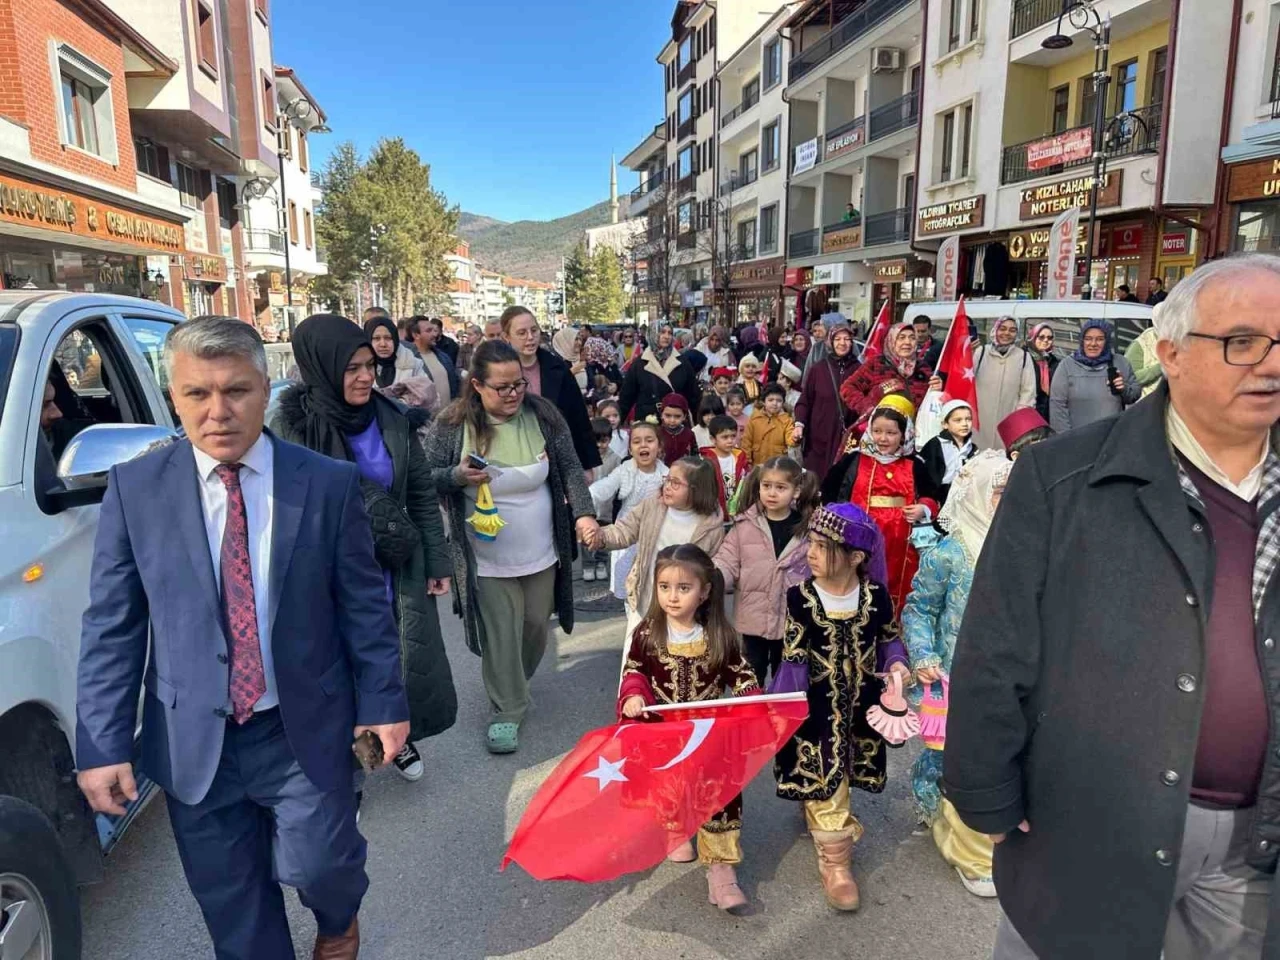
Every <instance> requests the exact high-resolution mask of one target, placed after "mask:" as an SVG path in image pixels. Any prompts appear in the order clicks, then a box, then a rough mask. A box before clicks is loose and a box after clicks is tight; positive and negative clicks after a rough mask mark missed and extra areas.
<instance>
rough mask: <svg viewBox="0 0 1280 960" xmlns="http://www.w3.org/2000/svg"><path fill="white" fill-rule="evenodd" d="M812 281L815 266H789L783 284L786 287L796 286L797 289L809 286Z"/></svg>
mask: <svg viewBox="0 0 1280 960" xmlns="http://www.w3.org/2000/svg"><path fill="white" fill-rule="evenodd" d="M812 283H813V267H787V272H786V273H785V274H784V275H783V278H782V285H783V286H784V287H795V288H796V289H797V290H799V289H802V288H804V287H807V286H809V285H810V284H812Z"/></svg>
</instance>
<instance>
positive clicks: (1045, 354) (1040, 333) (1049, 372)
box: [997, 323, 1058, 423]
mask: <svg viewBox="0 0 1280 960" xmlns="http://www.w3.org/2000/svg"><path fill="white" fill-rule="evenodd" d="M1027 356H1028V357H1030V358H1031V365H1032V367H1033V368H1034V369H1033V370H1032V373H1034V374H1035V381H1036V412H1037V413H1039V414H1040V416H1042V417H1044V419H1045V421H1046V422H1048V420H1049V388H1050V387H1051V386H1052V385H1053V375H1054V373H1055V372H1056V371H1057V369H1058V355H1057V354H1056V353H1054V352H1053V327H1051V326H1049V324H1047V323H1037V324H1036V325H1035V326H1034V327H1032V328H1031V332H1030V333H1029V334H1027ZM998 422H999V421H997V423H998Z"/></svg>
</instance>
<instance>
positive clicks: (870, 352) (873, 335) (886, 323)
mask: <svg viewBox="0 0 1280 960" xmlns="http://www.w3.org/2000/svg"><path fill="white" fill-rule="evenodd" d="M892 324H893V309H892V308H891V306H890V301H888V300H886V301H885V302H884V305H883V306H882V307H881V308H880V312H879V313H878V314H876V322H875V323H873V324H872V325H871V332H870V333H868V334H867V343H866V345H865V346H864V347H863V348H862V356H861V357H859V358H858V359H859V360H861V361H862V362H863V363H866V362H867V361H868V360H870V359H871V358H872V357H878V356H879V355H880V354H882V353H884V341H885V337H887V336H888V335H889V327H890V326H892Z"/></svg>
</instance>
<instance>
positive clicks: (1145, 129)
mask: <svg viewBox="0 0 1280 960" xmlns="http://www.w3.org/2000/svg"><path fill="white" fill-rule="evenodd" d="M1130 113H1132V114H1133V115H1134V116H1136V117H1137V118H1138V120H1139V121H1141V122H1136V123H1133V124H1131V125H1126V126H1130V127H1131V129H1129V130H1120V131H1118V134H1119V135H1118V136H1110V138H1109V140H1108V142H1107V144H1106V150H1107V158H1108V159H1109V160H1114V159H1116V158H1117V157H1132V156H1136V155H1137V154H1141V153H1154V152H1155V151H1156V150H1157V149H1158V148H1159V146H1160V133H1161V130H1160V123H1161V116H1162V105H1161V104H1158V103H1153V104H1151V105H1149V106H1146V107H1139V108H1138V109H1137V110H1132V111H1130ZM1107 124H1108V127H1114V126H1115V125H1113V124H1111V121H1110V120H1108V121H1107ZM1089 127H1090V124H1084V125H1082V126H1079V127H1075V128H1074V129H1073V130H1064V131H1063V133H1073V132H1075V131H1076V130H1088V129H1089ZM1114 132H1116V131H1114V130H1113V133H1114ZM1051 136H1054V134H1051V133H1050V134H1045V136H1043V137H1036V138H1035V139H1034V140H1027V141H1024V142H1023V143H1015V144H1011V145H1010V146H1007V147H1005V148H1004V150H1003V153H1002V155H1001V158H1000V182H1001V183H1002V184H1008V183H1022V182H1024V181H1026V180H1035V179H1038V178H1039V177H1051V176H1053V175H1054V174H1058V173H1062V172H1063V171H1064V170H1070V169H1072V168H1073V167H1085V166H1088V165H1089V164H1091V163H1093V155H1092V154H1090V155H1088V156H1084V157H1079V158H1077V159H1075V160H1068V161H1067V162H1066V163H1057V164H1054V165H1053V166H1051V167H1040V168H1038V169H1029V168H1028V167H1027V147H1028V145H1030V144H1033V143H1038V142H1040V141H1041V140H1044V139H1046V138H1048V137H1051Z"/></svg>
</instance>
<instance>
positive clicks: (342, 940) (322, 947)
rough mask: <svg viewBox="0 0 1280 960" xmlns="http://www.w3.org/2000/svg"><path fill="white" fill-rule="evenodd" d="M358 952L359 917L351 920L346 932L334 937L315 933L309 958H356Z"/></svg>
mask: <svg viewBox="0 0 1280 960" xmlns="http://www.w3.org/2000/svg"><path fill="white" fill-rule="evenodd" d="M359 953H360V919H359V917H357V918H356V919H354V920H352V921H351V926H349V927H348V928H347V932H346V933H343V934H339V935H338V936H336V937H323V936H320V935H319V934H317V935H316V948H315V950H313V951H312V952H311V960H356V957H357V956H358V955H359Z"/></svg>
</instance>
